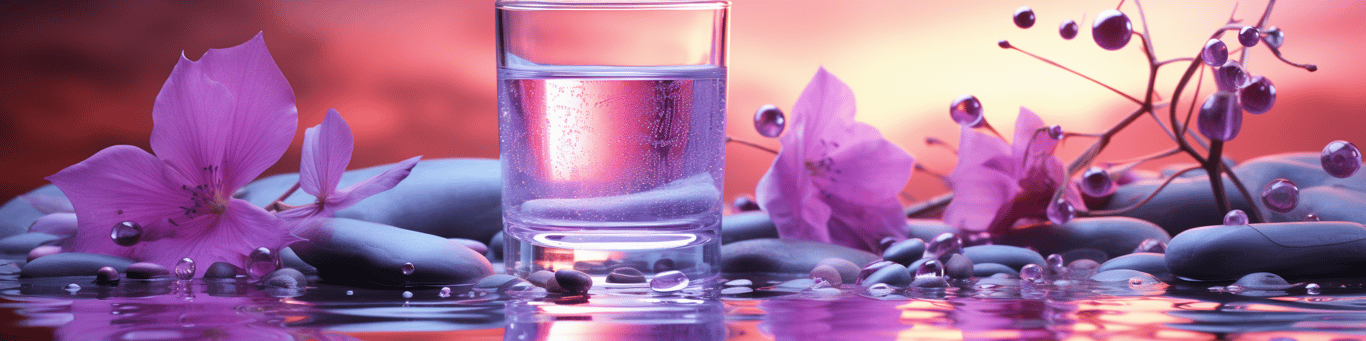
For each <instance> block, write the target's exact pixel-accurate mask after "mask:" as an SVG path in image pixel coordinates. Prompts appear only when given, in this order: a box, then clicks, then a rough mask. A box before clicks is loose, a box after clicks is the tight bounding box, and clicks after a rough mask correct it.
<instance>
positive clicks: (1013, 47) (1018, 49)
mask: <svg viewBox="0 0 1366 341" xmlns="http://www.w3.org/2000/svg"><path fill="white" fill-rule="evenodd" d="M1007 48H1008V49H1012V50H1015V51H1020V53H1024V54H1025V55H1028V56H1030V57H1034V59H1038V60H1040V61H1043V62H1044V63H1048V64H1049V65H1053V66H1056V67H1058V68H1059V69H1063V70H1065V71H1067V72H1071V73H1072V74H1074V75H1077V76H1081V78H1085V79H1086V80H1088V81H1091V82H1092V83H1096V84H1099V85H1100V86H1102V87H1105V88H1106V89H1110V91H1113V92H1114V93H1116V94H1119V95H1120V96H1123V97H1124V98H1125V99H1128V100H1129V101H1132V102H1134V104H1138V105H1143V101H1139V100H1138V99H1137V98H1134V96H1129V94H1126V93H1124V92H1123V91H1119V89H1115V88H1114V87H1111V86H1109V85H1106V84H1105V83H1101V82H1100V81H1098V80H1096V79H1095V78H1091V77H1089V76H1087V75H1083V74H1081V72H1077V71H1076V70H1072V69H1071V68H1068V67H1066V66H1062V64H1058V63H1057V62H1054V61H1052V60H1049V59H1048V58H1044V57H1041V56H1039V55H1036V54H1033V53H1029V51H1025V50H1021V49H1020V48H1019V47H1016V46H1015V45H1010V46H1009V47H1007Z"/></svg>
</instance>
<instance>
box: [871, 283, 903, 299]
mask: <svg viewBox="0 0 1366 341" xmlns="http://www.w3.org/2000/svg"><path fill="white" fill-rule="evenodd" d="M893 292H896V288H893V287H892V286H890V285H887V283H878V284H873V285H872V286H870V287H868V294H869V295H873V296H887V295H891V294H892V293H893Z"/></svg>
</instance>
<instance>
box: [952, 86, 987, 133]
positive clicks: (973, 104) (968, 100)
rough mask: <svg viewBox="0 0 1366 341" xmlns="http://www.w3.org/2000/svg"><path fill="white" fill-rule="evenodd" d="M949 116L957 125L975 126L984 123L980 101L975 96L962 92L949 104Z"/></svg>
mask: <svg viewBox="0 0 1366 341" xmlns="http://www.w3.org/2000/svg"><path fill="white" fill-rule="evenodd" d="M949 117H952V118H953V121H954V122H958V125H961V126H966V127H971V128H977V127H981V126H982V125H983V124H986V122H987V121H986V120H985V119H984V118H983V116H982V102H981V101H978V100H977V96H973V95H969V94H963V95H960V96H958V98H955V99H954V100H953V103H950V104H949Z"/></svg>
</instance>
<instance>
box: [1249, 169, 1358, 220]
mask: <svg viewBox="0 0 1366 341" xmlns="http://www.w3.org/2000/svg"><path fill="white" fill-rule="evenodd" d="M1236 169H1237V170H1238V174H1239V175H1241V176H1242V180H1243V182H1244V183H1246V184H1248V187H1249V189H1250V190H1252V191H1254V192H1253V195H1257V193H1259V192H1260V191H1261V189H1262V187H1263V186H1266V184H1267V183H1270V182H1271V181H1272V180H1275V179H1277V178H1283V179H1286V180H1290V181H1291V182H1294V183H1295V186H1296V187H1299V189H1300V198H1299V202H1298V204H1297V205H1296V206H1295V208H1294V209H1292V210H1291V211H1290V212H1286V213H1277V212H1271V211H1270V210H1266V209H1265V208H1266V205H1265V204H1263V203H1262V202H1261V200H1256V204H1257V206H1258V207H1259V208H1261V209H1262V211H1261V212H1262V214H1264V215H1266V217H1267V219H1268V220H1269V221H1271V222H1295V221H1303V220H1304V216H1305V215H1306V214H1309V213H1313V214H1315V215H1317V216H1319V219H1320V220H1323V221H1351V222H1356V223H1361V224H1366V210H1363V209H1362V207H1366V172H1363V171H1358V172H1357V173H1356V174H1353V175H1352V176H1350V177H1347V178H1342V179H1340V178H1336V177H1333V176H1331V175H1328V173H1327V172H1324V171H1323V165H1322V163H1321V162H1320V161H1319V153H1318V152H1312V153H1288V154H1277V155H1270V156H1264V157H1259V158H1256V159H1252V160H1248V162H1246V163H1244V164H1243V165H1241V166H1239V167H1238V168H1236Z"/></svg>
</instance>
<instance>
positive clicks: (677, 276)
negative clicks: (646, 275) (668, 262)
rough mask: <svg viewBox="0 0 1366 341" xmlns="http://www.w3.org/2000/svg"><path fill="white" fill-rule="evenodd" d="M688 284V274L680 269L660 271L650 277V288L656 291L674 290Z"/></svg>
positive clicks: (681, 288)
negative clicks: (653, 276)
mask: <svg viewBox="0 0 1366 341" xmlns="http://www.w3.org/2000/svg"><path fill="white" fill-rule="evenodd" d="M687 286H688V275H686V274H683V272H681V271H677V270H671V271H665V272H661V273H659V274H656V275H655V278H651V279H650V289H651V290H654V291H658V292H675V291H679V290H683V288H685V287H687Z"/></svg>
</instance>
